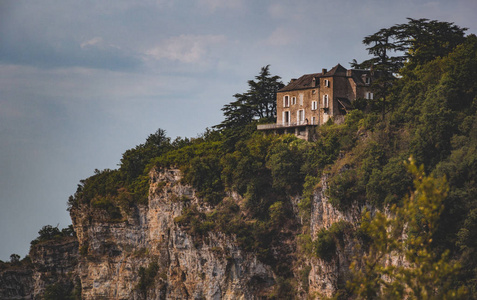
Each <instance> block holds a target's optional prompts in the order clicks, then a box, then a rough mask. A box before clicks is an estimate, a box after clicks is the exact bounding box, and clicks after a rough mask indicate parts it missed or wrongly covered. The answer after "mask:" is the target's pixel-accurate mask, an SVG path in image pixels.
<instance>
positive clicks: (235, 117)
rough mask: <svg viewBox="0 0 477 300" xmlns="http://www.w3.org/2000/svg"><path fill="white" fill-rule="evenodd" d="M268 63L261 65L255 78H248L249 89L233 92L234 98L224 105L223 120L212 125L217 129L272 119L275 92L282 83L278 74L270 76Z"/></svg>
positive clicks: (275, 109) (274, 114)
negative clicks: (241, 92) (243, 91)
mask: <svg viewBox="0 0 477 300" xmlns="http://www.w3.org/2000/svg"><path fill="white" fill-rule="evenodd" d="M269 67H270V65H267V66H265V67H262V69H261V71H260V73H259V75H257V76H255V80H249V81H248V85H249V90H248V91H247V92H245V93H243V94H239V93H237V94H235V95H234V98H235V99H236V100H235V101H233V102H230V103H229V104H226V105H224V107H223V108H222V111H223V112H224V116H225V120H224V121H222V123H220V124H219V125H216V126H214V128H218V129H234V128H241V127H243V126H245V125H247V124H249V123H250V122H252V121H253V120H258V119H267V120H269V121H274V118H275V117H276V112H277V100H276V93H277V91H278V90H279V89H281V88H282V87H283V86H284V85H283V83H282V82H281V81H279V80H280V76H271V75H270V71H269Z"/></svg>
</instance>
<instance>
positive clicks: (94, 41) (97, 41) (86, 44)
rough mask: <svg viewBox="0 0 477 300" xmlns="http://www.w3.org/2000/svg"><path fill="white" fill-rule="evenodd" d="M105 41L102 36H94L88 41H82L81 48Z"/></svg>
mask: <svg viewBox="0 0 477 300" xmlns="http://www.w3.org/2000/svg"><path fill="white" fill-rule="evenodd" d="M103 43H104V41H103V38H101V37H94V38H92V39H90V40H88V41H86V42H83V43H81V45H80V46H81V48H82V49H84V48H87V47H88V46H96V45H100V44H103Z"/></svg>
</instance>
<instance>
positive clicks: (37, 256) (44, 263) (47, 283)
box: [0, 237, 78, 299]
mask: <svg viewBox="0 0 477 300" xmlns="http://www.w3.org/2000/svg"><path fill="white" fill-rule="evenodd" d="M29 257H30V260H31V262H25V261H22V262H19V263H15V264H12V265H10V266H8V267H7V268H6V269H4V270H1V271H0V299H41V297H42V295H43V294H44V292H45V289H46V288H47V287H51V286H53V285H57V286H58V287H60V288H61V289H70V290H72V289H73V288H74V285H75V283H76V282H77V279H78V277H77V269H76V267H77V264H78V241H77V240H76V238H75V237H62V238H56V239H52V240H48V241H43V242H39V243H37V244H35V245H33V246H32V247H31V249H30V255H29Z"/></svg>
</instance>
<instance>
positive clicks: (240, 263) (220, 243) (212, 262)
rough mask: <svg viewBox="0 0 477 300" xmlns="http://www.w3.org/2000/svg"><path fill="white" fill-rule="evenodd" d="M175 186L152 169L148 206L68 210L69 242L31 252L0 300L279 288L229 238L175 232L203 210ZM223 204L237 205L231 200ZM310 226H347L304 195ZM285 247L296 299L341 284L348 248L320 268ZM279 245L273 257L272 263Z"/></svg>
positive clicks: (262, 293) (258, 293)
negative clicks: (120, 212)
mask: <svg viewBox="0 0 477 300" xmlns="http://www.w3.org/2000/svg"><path fill="white" fill-rule="evenodd" d="M180 177H181V175H180V171H179V170H174V169H171V170H162V171H159V170H153V171H152V172H151V173H150V188H149V200H148V203H147V204H145V205H138V206H136V207H133V208H131V209H130V211H128V212H127V217H125V218H124V219H123V220H115V221H111V219H110V218H109V216H108V214H107V213H106V212H105V211H102V210H98V209H94V208H92V207H91V206H88V205H82V206H79V207H78V208H75V209H73V210H71V217H72V220H73V226H74V229H75V232H76V237H77V238H74V237H69V238H62V239H56V240H50V241H46V242H42V243H38V244H36V245H34V246H32V249H31V251H30V257H31V260H32V265H31V266H30V268H20V269H17V270H14V269H12V268H10V269H8V270H4V271H2V273H1V274H0V280H1V285H0V286H2V290H1V292H2V296H1V298H2V299H23V298H25V299H29V298H30V297H31V296H34V298H35V299H39V298H40V297H41V296H42V295H44V293H45V291H47V289H50V291H51V289H52V288H53V290H54V288H58V287H59V286H63V287H64V290H63V291H62V292H63V293H64V294H65V295H69V296H71V297H74V296H75V295H76V296H78V295H79V291H80V290H81V298H82V299H260V298H263V297H273V296H274V295H277V293H280V291H279V289H283V288H286V287H287V285H286V284H284V282H283V274H280V272H279V271H278V270H277V268H276V266H274V265H273V264H270V262H268V263H267V262H264V259H263V257H262V256H260V255H258V254H257V253H253V252H250V251H245V250H244V249H242V247H241V246H240V243H239V242H238V241H237V237H236V236H235V235H230V234H225V233H223V232H220V231H210V232H207V233H206V234H205V235H202V236H198V235H193V234H191V232H190V230H188V229H187V227H184V226H180V225H179V224H178V222H177V221H178V218H180V217H181V216H182V215H183V212H184V209H185V208H187V207H191V206H197V207H198V210H199V211H200V212H202V213H208V212H210V211H212V208H211V206H210V205H208V204H206V203H204V202H203V201H202V200H201V199H200V198H199V197H197V195H196V191H195V190H194V189H193V188H191V187H190V186H188V185H185V184H182V183H181V180H180V179H181V178H180ZM323 186H325V187H326V183H325V179H323ZM230 198H231V199H234V201H236V202H237V203H239V202H241V201H243V199H241V197H240V196H239V195H237V194H234V195H232V197H230ZM300 200H301V198H300V197H298V198H296V199H295V202H297V201H300ZM124 214H125V215H126V212H125V213H124ZM357 214H359V212H357ZM310 217H311V218H310V221H311V222H310V223H311V230H310V234H311V235H312V237H313V238H314V239H315V238H316V236H317V235H318V232H319V231H320V230H322V229H323V228H325V229H326V228H329V227H330V226H331V225H332V224H334V223H335V222H337V221H340V220H346V221H350V220H352V219H354V218H355V216H354V215H349V216H347V215H342V214H341V213H339V212H338V211H336V210H335V209H334V208H333V207H332V206H331V205H330V204H329V203H328V202H327V199H326V196H325V195H324V191H323V189H318V190H316V191H315V192H314V195H313V202H312V213H311V216H310ZM285 242H286V243H284V244H286V248H287V249H294V250H293V251H294V252H293V253H292V254H291V255H292V259H290V260H289V262H290V263H291V266H290V269H292V272H293V275H292V277H291V280H290V278H288V282H292V283H293V284H295V285H299V286H298V288H297V290H299V291H300V295H301V296H298V297H299V298H303V299H305V298H306V297H307V296H308V295H328V296H330V295H332V294H334V293H335V292H336V291H337V290H339V289H340V287H341V286H342V285H343V284H344V283H345V282H346V279H347V278H348V275H347V274H348V268H349V260H350V253H351V252H352V250H351V248H352V243H350V241H346V242H345V244H343V245H346V246H343V247H340V248H338V249H337V255H336V256H334V257H333V258H332V259H331V260H330V261H325V260H322V259H318V258H316V257H314V256H306V257H308V258H306V259H302V258H299V257H298V255H297V253H296V251H297V250H296V249H297V247H298V246H297V242H298V241H297V240H296V239H295V238H293V239H289V240H287V241H285ZM284 244H280V243H278V244H277V245H278V246H277V247H276V248H275V249H274V254H273V255H274V256H275V257H277V259H278V258H279V257H280V255H281V254H280V253H281V252H283V251H285V250H283V249H280V247H285V245H284ZM350 247H351V248H350ZM288 255H290V253H288ZM303 257H305V256H303ZM304 270H305V271H304ZM299 280H301V281H303V282H302V283H301V285H300V284H298V281H299ZM75 293H76V294H75ZM78 297H79V296H78Z"/></svg>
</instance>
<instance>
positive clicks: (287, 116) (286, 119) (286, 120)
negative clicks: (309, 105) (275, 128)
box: [282, 111, 290, 125]
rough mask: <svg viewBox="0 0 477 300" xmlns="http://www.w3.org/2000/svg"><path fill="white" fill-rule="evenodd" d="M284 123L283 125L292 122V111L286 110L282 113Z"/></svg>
mask: <svg viewBox="0 0 477 300" xmlns="http://www.w3.org/2000/svg"><path fill="white" fill-rule="evenodd" d="M282 123H283V125H288V124H289V123H290V112H289V111H284V112H283V115H282Z"/></svg>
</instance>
